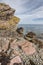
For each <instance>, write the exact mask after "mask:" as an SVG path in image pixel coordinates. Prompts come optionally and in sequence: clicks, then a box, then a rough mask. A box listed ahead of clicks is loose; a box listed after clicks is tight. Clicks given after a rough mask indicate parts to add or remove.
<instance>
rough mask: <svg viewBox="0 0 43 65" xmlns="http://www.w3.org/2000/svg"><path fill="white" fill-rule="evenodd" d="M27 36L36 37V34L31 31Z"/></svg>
mask: <svg viewBox="0 0 43 65" xmlns="http://www.w3.org/2000/svg"><path fill="white" fill-rule="evenodd" d="M26 36H27V37H30V38H33V37H36V34H35V33H33V32H29V33H27V34H26Z"/></svg>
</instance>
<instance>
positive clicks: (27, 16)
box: [0, 0, 43, 24]
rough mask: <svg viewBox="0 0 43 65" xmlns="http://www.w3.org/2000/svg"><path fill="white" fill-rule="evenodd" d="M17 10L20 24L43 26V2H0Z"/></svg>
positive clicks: (22, 0) (23, 0)
mask: <svg viewBox="0 0 43 65" xmlns="http://www.w3.org/2000/svg"><path fill="white" fill-rule="evenodd" d="M0 2H3V3H6V4H9V5H10V6H11V7H12V8H14V9H15V10H16V12H15V14H14V15H15V16H18V17H19V18H20V22H19V24H43V0H0Z"/></svg>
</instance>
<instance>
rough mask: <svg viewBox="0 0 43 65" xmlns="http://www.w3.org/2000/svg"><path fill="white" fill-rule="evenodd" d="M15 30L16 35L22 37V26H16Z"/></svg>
mask: <svg viewBox="0 0 43 65" xmlns="http://www.w3.org/2000/svg"><path fill="white" fill-rule="evenodd" d="M16 31H17V35H18V36H19V37H23V32H24V29H23V28H22V27H20V28H17V30H16Z"/></svg>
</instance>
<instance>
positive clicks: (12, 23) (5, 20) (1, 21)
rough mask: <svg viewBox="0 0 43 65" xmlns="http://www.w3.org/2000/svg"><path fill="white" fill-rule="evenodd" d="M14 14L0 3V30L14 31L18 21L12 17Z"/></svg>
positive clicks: (8, 7)
mask: <svg viewBox="0 0 43 65" xmlns="http://www.w3.org/2000/svg"><path fill="white" fill-rule="evenodd" d="M14 12H15V10H13V9H12V8H11V7H10V6H9V5H6V4H3V3H0V29H9V30H13V29H14V30H13V31H15V30H16V29H15V27H16V24H18V22H19V20H20V19H19V18H18V17H16V16H14Z"/></svg>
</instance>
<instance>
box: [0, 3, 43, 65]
mask: <svg viewBox="0 0 43 65" xmlns="http://www.w3.org/2000/svg"><path fill="white" fill-rule="evenodd" d="M14 12H15V10H13V9H12V8H11V7H10V6H9V5H6V4H3V3H0V64H1V65H43V46H42V44H43V43H42V44H40V43H41V42H40V41H39V40H37V39H36V34H35V33H33V32H29V33H28V34H26V35H25V36H24V35H23V31H24V29H23V28H22V27H20V28H18V29H17V28H16V25H17V24H18V22H19V20H20V19H19V18H18V17H16V16H13V13H14ZM23 36H24V37H23ZM24 38H25V39H24ZM39 44H40V45H39ZM36 46H37V48H36ZM40 46H42V47H40Z"/></svg>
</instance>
